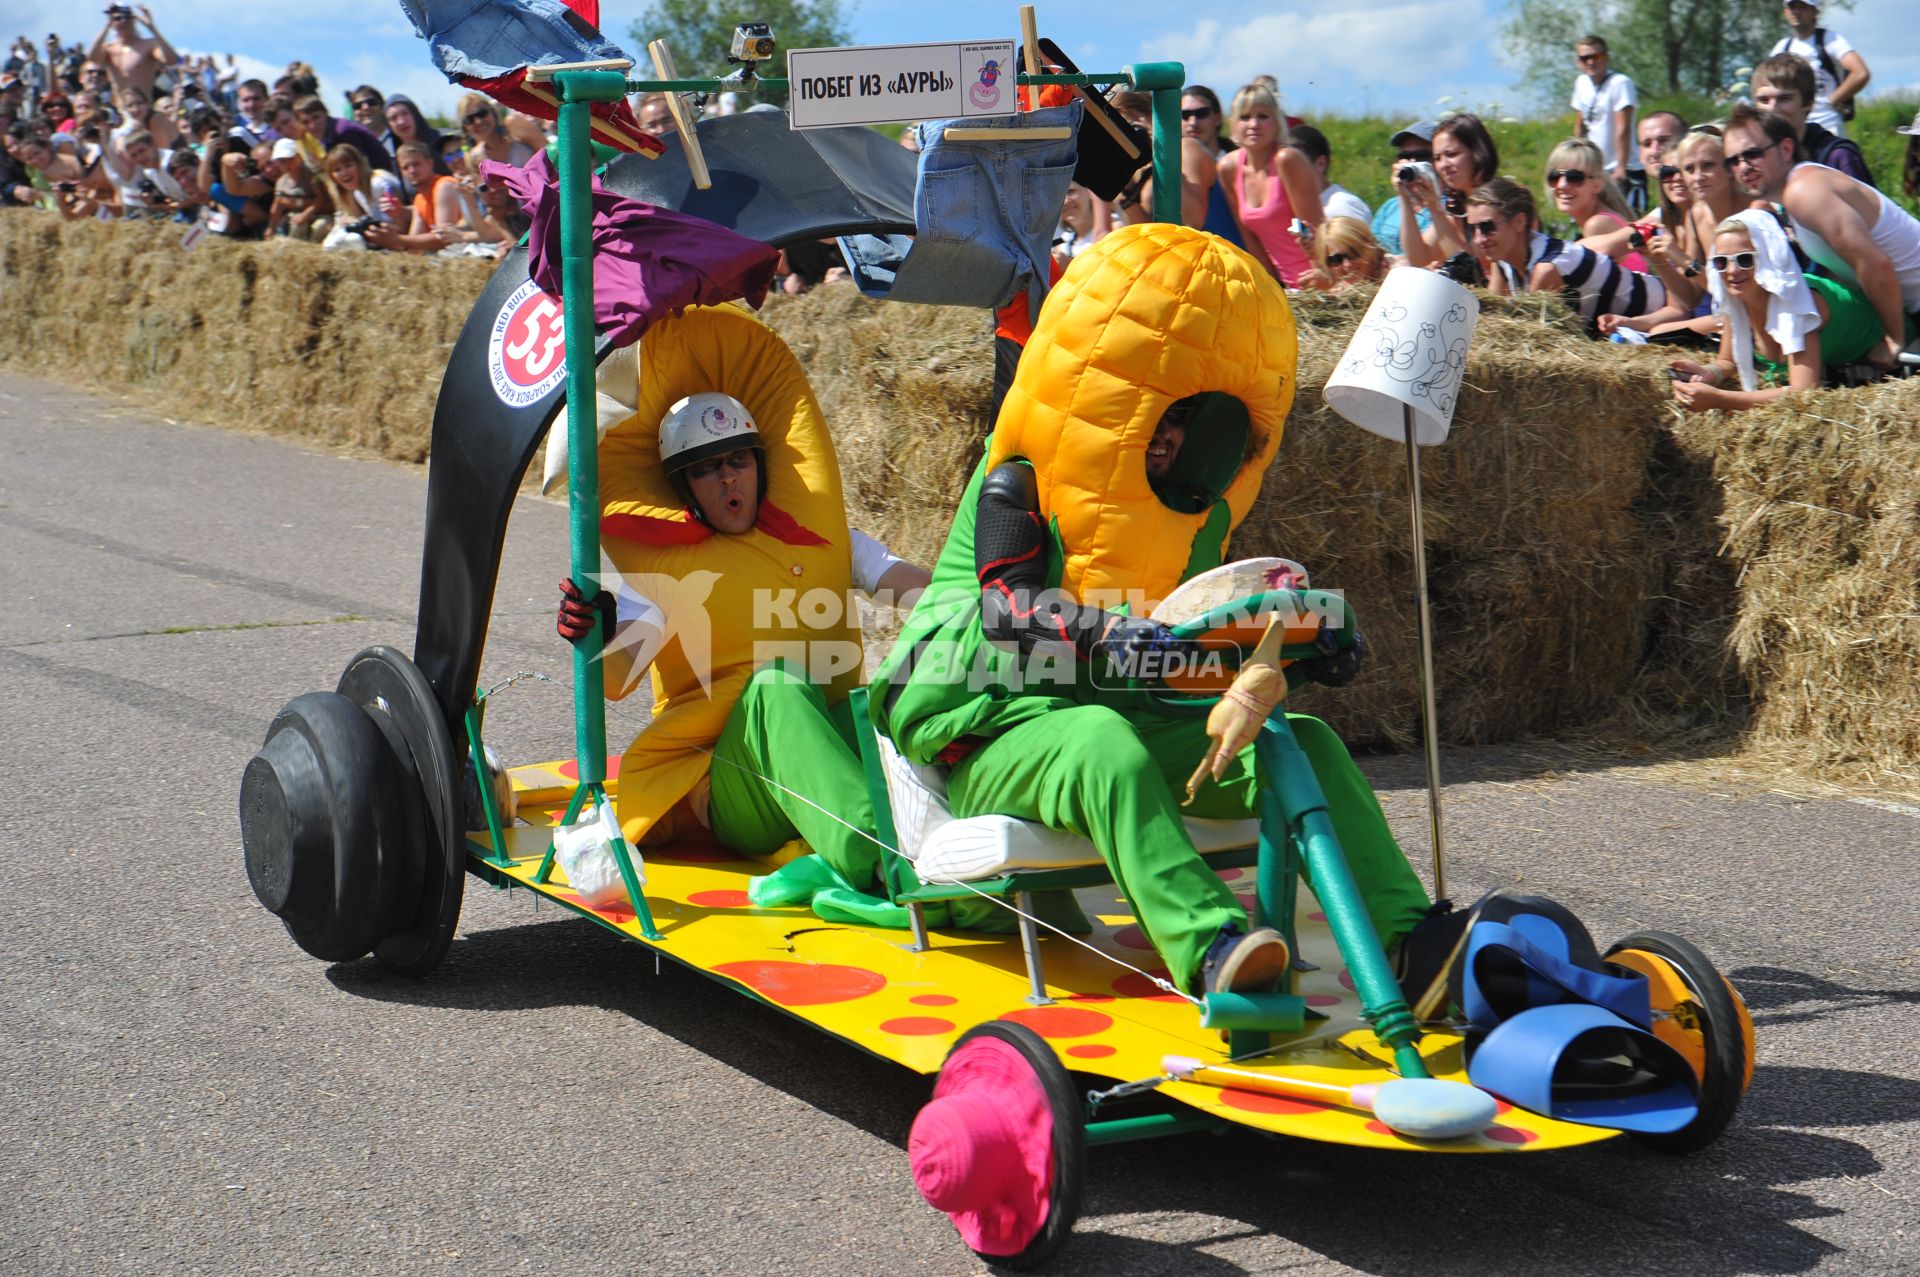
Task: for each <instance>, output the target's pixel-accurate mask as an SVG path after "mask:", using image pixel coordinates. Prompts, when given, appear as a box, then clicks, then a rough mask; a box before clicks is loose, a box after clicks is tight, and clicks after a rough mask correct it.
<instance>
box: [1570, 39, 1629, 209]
mask: <svg viewBox="0 0 1920 1277" xmlns="http://www.w3.org/2000/svg"><path fill="white" fill-rule="evenodd" d="M1573 56H1574V60H1575V61H1576V62H1578V63H1579V64H1580V72H1581V73H1580V75H1579V77H1578V78H1576V79H1575V80H1574V82H1573V109H1574V112H1575V114H1576V115H1578V117H1579V119H1578V120H1577V121H1576V122H1575V124H1574V126H1573V135H1574V136H1575V137H1577V138H1584V139H1585V140H1587V141H1589V142H1592V143H1593V144H1594V145H1595V146H1597V147H1599V148H1600V159H1601V163H1600V168H1601V171H1602V172H1603V173H1605V174H1606V175H1607V177H1608V178H1610V179H1612V181H1613V182H1614V183H1615V184H1616V185H1617V186H1619V188H1620V191H1621V193H1622V194H1623V195H1624V196H1625V197H1626V202H1627V205H1628V208H1629V214H1630V215H1631V213H1632V212H1634V211H1638V210H1640V209H1644V208H1646V206H1647V174H1646V171H1645V170H1644V169H1642V168H1641V167H1640V161H1639V157H1638V154H1637V153H1636V152H1635V150H1634V147H1633V140H1634V134H1633V113H1634V111H1635V109H1636V108H1637V107H1638V106H1639V105H1640V95H1639V92H1638V91H1637V90H1636V89H1635V88H1634V87H1633V81H1632V80H1631V79H1630V78H1628V77H1627V76H1626V75H1625V74H1624V73H1622V72H1619V71H1615V70H1614V69H1613V64H1612V56H1611V55H1610V54H1609V53H1608V52H1607V42H1606V40H1605V39H1604V38H1602V37H1601V36H1597V35H1590V36H1587V37H1586V38H1585V39H1583V40H1581V41H1580V43H1578V44H1576V45H1575V46H1574V50H1573Z"/></svg>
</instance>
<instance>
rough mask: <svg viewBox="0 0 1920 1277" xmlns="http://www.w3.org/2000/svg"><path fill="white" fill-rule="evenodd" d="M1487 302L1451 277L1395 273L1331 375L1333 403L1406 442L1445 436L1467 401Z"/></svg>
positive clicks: (1363, 424)
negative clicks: (1464, 386)
mask: <svg viewBox="0 0 1920 1277" xmlns="http://www.w3.org/2000/svg"><path fill="white" fill-rule="evenodd" d="M1479 322H1480V302H1479V300H1478V299H1477V298H1475V297H1474V295H1473V293H1472V292H1471V291H1469V290H1468V289H1466V288H1464V287H1462V286H1461V285H1459V284H1456V283H1454V282H1453V281H1452V280H1450V279H1448V278H1447V277H1446V276H1444V275H1441V274H1438V273H1437V272H1434V271H1430V270H1420V269H1419V268H1417V267H1413V266H1397V267H1395V268H1394V269H1393V270H1391V271H1388V272H1387V277H1386V279H1385V280H1383V281H1382V282H1381V284H1380V293H1379V295H1378V296H1376V297H1375V298H1374V299H1373V305H1371V306H1369V307H1368V308H1367V314H1366V318H1364V319H1362V320H1361V321H1360V329H1359V331H1358V332H1356V333H1354V335H1353V340H1352V341H1351V342H1349V343H1348V344H1347V353H1346V354H1344V355H1342V356H1341V357H1340V362H1339V363H1338V364H1336V365H1334V370H1333V376H1331V377H1329V378H1328V379H1327V386H1326V396H1327V406H1328V407H1330V408H1332V409H1333V410H1334V411H1335V412H1337V413H1339V414H1340V415H1341V416H1343V417H1345V418H1346V419H1347V420H1348V421H1351V422H1352V423H1353V424H1354V425H1356V426H1359V427H1360V428H1362V429H1363V430H1371V431H1373V433H1375V434H1377V435H1385V436H1386V437H1387V438H1389V439H1393V440H1396V441H1402V442H1404V441H1405V439H1406V431H1405V427H1404V415H1403V414H1404V411H1405V409H1407V408H1411V409H1413V441H1414V442H1415V443H1417V444H1420V445H1422V446H1423V447H1424V446H1427V445H1431V444H1436V443H1440V442H1443V441H1444V440H1445V439H1446V437H1447V430H1448V428H1449V427H1450V426H1451V425H1452V424H1453V409H1454V406H1455V405H1456V404H1457V403H1458V402H1459V399H1460V378H1461V376H1462V374H1464V373H1465V372H1466V368H1467V347H1468V345H1469V344H1470V343H1471V342H1472V341H1473V329H1474V325H1475V324H1477V323H1479Z"/></svg>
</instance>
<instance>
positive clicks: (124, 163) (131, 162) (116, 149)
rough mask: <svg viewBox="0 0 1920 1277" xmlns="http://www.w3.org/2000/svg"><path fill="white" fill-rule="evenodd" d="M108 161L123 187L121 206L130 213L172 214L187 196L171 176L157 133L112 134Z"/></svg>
mask: <svg viewBox="0 0 1920 1277" xmlns="http://www.w3.org/2000/svg"><path fill="white" fill-rule="evenodd" d="M106 162H107V171H108V172H109V173H110V174H112V176H113V184H114V185H115V186H116V187H118V188H119V191H120V207H121V209H122V211H123V215H124V216H126V217H129V218H143V217H171V216H172V215H173V213H174V211H175V210H176V209H178V208H179V207H180V205H181V204H182V203H184V202H185V200H186V198H187V196H186V192H185V191H182V190H181V189H180V186H179V184H178V183H176V182H175V181H174V180H173V178H172V177H170V176H168V174H167V171H166V165H165V162H164V161H163V159H162V157H161V155H160V151H159V148H158V147H156V146H155V145H154V141H153V134H151V133H149V132H147V131H146V130H145V129H136V130H134V131H133V132H131V133H126V134H120V133H115V134H114V135H113V136H112V137H110V138H109V139H108V140H107V148H106Z"/></svg>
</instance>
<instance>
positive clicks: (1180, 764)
mask: <svg viewBox="0 0 1920 1277" xmlns="http://www.w3.org/2000/svg"><path fill="white" fill-rule="evenodd" d="M1297 356H1298V348H1297V344H1296V338H1295V334H1294V327H1293V319H1292V315H1291V313H1290V311H1289V310H1288V308H1287V303H1286V297H1285V294H1284V293H1283V292H1282V290H1281V289H1280V287H1279V285H1278V284H1276V283H1274V281H1273V280H1272V279H1271V277H1270V276H1269V275H1268V274H1267V272H1266V271H1265V270H1264V269H1263V268H1261V267H1260V266H1259V265H1258V264H1257V263H1255V262H1254V261H1253V259H1252V258H1250V257H1248V256H1247V255H1246V254H1245V253H1244V252H1241V251H1240V250H1238V249H1235V248H1233V247H1232V246H1231V245H1229V244H1227V243H1226V242H1225V241H1223V240H1220V239H1218V238H1216V237H1213V236H1210V235H1205V234H1202V233H1200V232H1197V231H1193V230H1189V229H1186V228H1183V227H1178V226H1169V225H1164V224H1154V225H1144V226H1134V227H1128V228H1126V229H1124V230H1121V231H1118V232H1115V233H1114V234H1112V235H1109V236H1108V237H1106V238H1105V239H1103V240H1102V241H1101V242H1100V243H1099V244H1097V245H1095V246H1094V247H1093V248H1092V249H1090V250H1089V251H1088V252H1086V253H1084V254H1082V255H1081V256H1080V257H1078V258H1076V259H1075V260H1074V262H1073V264H1072V266H1071V267H1069V268H1068V270H1067V272H1066V275H1065V276H1064V278H1063V279H1062V280H1061V282H1060V283H1059V284H1058V285H1057V286H1056V287H1055V289H1054V291H1053V293H1052V294H1051V295H1050V296H1049V297H1048V299H1047V303H1046V307H1045V309H1044V310H1043V311H1042V312H1041V315H1040V320H1039V324H1038V326H1037V327H1036V328H1035V331H1034V335H1033V339H1032V342H1031V344H1030V345H1029V346H1028V347H1027V351H1026V354H1025V356H1024V357H1023V358H1022V360H1021V363H1020V368H1019V371H1018V373H1017V374H1016V375H1015V380H1014V382H1013V386H1012V388H1011V390H1010V391H1009V393H1008V395H1007V399H1006V403H1005V406H1004V407H1003V409H1002V411H1001V414H1000V418H999V420H998V422H997V423H996V428H995V431H994V433H993V435H992V436H991V438H990V439H989V440H988V444H987V454H986V456H985V458H984V459H983V460H982V462H981V464H980V466H979V468H978V469H977V470H976V472H975V474H974V476H973V478H972V481H971V482H970V483H969V485H968V487H967V489H966V492H965V494H964V495H963V496H962V497H961V502H960V509H959V510H958V512H957V513H956V515H955V518H954V524H953V528H952V530H951V531H950V532H949V533H948V537H947V542H946V545H945V546H944V548H943V549H942V551H941V554H940V559H939V562H938V563H937V565H936V566H935V569H934V573H933V582H932V584H931V585H930V586H929V587H928V589H927V591H926V592H925V593H924V594H923V595H922V596H921V599H920V602H919V604H918V605H917V606H916V608H915V609H914V612H913V615H912V616H911V617H910V618H909V620H908V622H907V625H906V628H905V629H904V630H903V632H902V634H901V636H900V639H899V640H898V642H897V644H896V645H895V647H894V650H893V651H892V652H891V653H890V654H889V656H888V659H887V661H886V663H885V665H884V666H883V667H882V669H881V671H880V674H879V675H878V677H877V678H876V680H875V691H874V694H873V696H872V697H871V698H870V703H871V705H872V707H873V716H874V721H875V724H876V725H877V726H878V727H879V728H880V730H881V731H883V732H885V733H886V734H887V735H888V736H890V737H891V738H892V739H893V741H894V742H895V744H896V745H898V746H899V748H900V750H901V752H902V753H903V754H905V755H906V756H907V757H908V758H911V759H913V760H914V761H916V762H920V763H934V762H939V763H945V764H947V765H948V767H949V768H950V771H949V774H948V777H947V799H948V804H949V806H950V807H951V808H952V809H953V812H954V814H955V815H957V816H963V817H964V816H973V815H981V814H985V813H1000V814H1005V815H1010V816H1015V817H1019V818H1021V819H1026V820H1034V821H1038V822H1040V823H1042V824H1044V825H1047V826H1048V827H1050V828H1055V829H1064V830H1068V831H1071V832H1073V833H1077V834H1080V835H1081V836H1083V837H1085V838H1087V839H1089V840H1090V841H1091V842H1092V843H1093V844H1094V846H1095V847H1096V848H1097V849H1098V850H1099V852H1100V854H1101V856H1102V858H1103V859H1105V860H1106V862H1107V864H1108V866H1109V868H1110V869H1111V870H1112V872H1113V875H1114V880H1115V882H1116V883H1117V885H1118V886H1119V887H1120V889H1121V891H1122V892H1123V893H1124V894H1125V895H1126V897H1127V899H1128V900H1129V902H1130V903H1131V904H1132V906H1133V909H1134V912H1135V914H1136V916H1137V917H1138V919H1139V922H1140V926H1141V928H1142V930H1144V931H1145V933H1146V935H1147V937H1148V938H1149V939H1150V940H1151V941H1152V942H1153V945H1154V947H1155V949H1156V950H1158V952H1159V954H1160V956H1161V958H1162V959H1163V960H1164V961H1165V962H1166V964H1167V967H1168V969H1169V971H1170V973H1171V975H1172V977H1173V979H1174V980H1175V981H1176V982H1178V983H1179V984H1180V985H1181V986H1182V987H1185V988H1188V989H1191V990H1193V991H1195V992H1212V991H1217V990H1259V989H1265V988H1271V987H1273V986H1274V985H1276V984H1277V983H1278V982H1279V981H1280V980H1281V978H1282V977H1283V976H1284V975H1285V973H1286V970H1287V966H1288V962H1289V954H1288V952H1287V946H1286V943H1285V941H1284V940H1283V939H1282V938H1281V937H1280V936H1279V935H1278V934H1277V933H1276V932H1274V931H1273V930H1271V929H1269V928H1257V929H1251V930H1250V929H1249V925H1248V920H1247V916H1246V911H1245V910H1244V909H1243V908H1242V907H1241V905H1240V903H1239V901H1238V900H1237V899H1236V898H1235V896H1234V894H1233V893H1232V892H1231V891H1230V890H1229V889H1228V888H1227V887H1226V885H1225V884H1223V883H1222V882H1221V881H1220V878H1219V876H1218V875H1217V874H1215V873H1214V872H1213V871H1212V870H1211V869H1210V868H1209V867H1208V866H1207V864H1206V863H1205V861H1204V860H1202V858H1201V857H1200V855H1199V854H1198V853H1197V852H1196V851H1195V850H1194V847H1193V843H1192V841H1191V840H1190V839H1189V837H1188V836H1187V833H1186V830H1185V827H1184V825H1183V824H1182V821H1181V812H1180V795H1181V792H1182V791H1183V790H1184V789H1185V788H1186V787H1187V785H1188V784H1189V776H1192V777H1193V778H1194V783H1195V784H1196V785H1197V791H1196V793H1195V794H1194V797H1193V801H1192V806H1191V808H1190V810H1191V811H1192V812H1193V814H1195V815H1198V816H1210V817H1224V818H1246V817H1248V816H1251V815H1254V814H1256V813H1257V810H1258V803H1257V794H1258V790H1259V789H1260V788H1261V787H1262V786H1263V785H1264V784H1265V783H1266V782H1265V778H1264V777H1262V776H1261V775H1260V774H1259V772H1258V768H1257V767H1256V764H1255V759H1254V754H1253V750H1252V749H1251V748H1248V747H1247V746H1248V743H1249V742H1250V741H1251V740H1252V733H1253V731H1254V730H1257V728H1258V724H1259V722H1260V721H1262V720H1264V719H1265V718H1266V716H1267V714H1268V713H1269V712H1270V711H1271V710H1272V709H1273V708H1274V707H1275V706H1276V705H1277V704H1278V702H1279V700H1280V698H1281V697H1282V696H1283V695H1284V692H1285V681H1284V679H1283V678H1282V676H1281V672H1280V669H1279V663H1278V660H1277V657H1276V656H1274V655H1273V652H1274V651H1275V650H1277V640H1276V642H1275V647H1273V648H1269V647H1268V646H1267V645H1265V644H1263V646H1262V649H1261V650H1260V651H1258V652H1256V654H1255V656H1254V658H1253V659H1251V660H1250V661H1249V662H1248V664H1247V666H1246V667H1245V668H1243V670H1242V673H1241V674H1240V676H1239V677H1238V679H1237V680H1236V683H1235V686H1234V688H1233V689H1232V690H1231V691H1230V692H1229V693H1228V694H1227V697H1226V698H1225V699H1224V700H1223V702H1222V705H1221V707H1220V708H1219V709H1217V710H1216V711H1215V714H1214V716H1213V717H1212V718H1211V719H1210V720H1209V721H1208V722H1207V723H1204V724H1203V723H1200V722H1198V721H1197V720H1193V719H1178V718H1163V717H1158V716H1155V715H1153V714H1151V713H1148V712H1146V711H1144V710H1141V709H1138V708H1134V707H1133V705H1134V702H1128V701H1125V700H1120V699H1115V698H1107V697H1103V695H1102V689H1101V686H1100V685H1101V683H1102V682H1103V681H1104V682H1112V681H1117V677H1122V676H1124V675H1125V674H1126V673H1127V672H1128V671H1129V670H1131V669H1134V668H1137V667H1138V666H1139V665H1140V664H1141V659H1140V658H1141V657H1142V656H1143V655H1144V654H1147V653H1151V654H1153V655H1154V656H1156V657H1168V656H1173V655H1176V654H1178V655H1184V656H1186V657H1188V658H1192V657H1193V656H1195V655H1197V653H1195V652H1190V651H1189V652H1183V651H1182V647H1183V641H1182V640H1180V639H1177V638H1175V637H1174V636H1173V634H1172V633H1171V631H1170V630H1169V629H1168V628H1167V627H1166V626H1164V625H1161V624H1159V623H1158V622H1155V621H1152V620H1148V619H1146V614H1147V612H1148V611H1149V610H1150V609H1151V608H1152V607H1153V606H1155V605H1156V604H1158V603H1159V602H1160V600H1162V599H1164V598H1165V597H1166V596H1167V595H1169V594H1170V593H1172V592H1173V590H1174V588H1175V587H1176V586H1177V585H1178V584H1179V583H1180V582H1181V581H1184V580H1186V579H1188V578H1189V577H1192V576H1194V575H1196V574H1198V573H1199V572H1202V571H1205V570H1208V569H1210V568H1214V567H1217V566H1219V565H1220V564H1221V562H1222V560H1223V556H1224V552H1225V548H1226V543H1227V539H1228V537H1229V536H1230V535H1231V532H1232V530H1233V528H1234V527H1235V526H1237V525H1238V524H1239V522H1240V521H1241V519H1242V518H1244V517H1245V515H1246V513H1247V511H1248V509H1249V507H1250V506H1251V505H1252V503H1253V500H1254V497H1255V496H1256V494H1257V493H1258V491H1259V487H1260V480H1261V476H1262V474H1263V473H1264V472H1265V470H1266V467H1267V465H1268V463H1269V462H1270V461H1271V460H1272V458H1273V454H1274V450H1275V448H1276V447H1277V446H1278V444H1279V441H1280V434H1281V430H1282V428H1283V426H1284V425H1285V422H1286V416H1287V411H1288V408H1289V407H1290V406H1291V404H1292V400H1293V377H1294V369H1295V363H1296V361H1297ZM1278 632H1279V631H1277V630H1276V631H1273V632H1272V634H1278ZM1270 638H1271V635H1270ZM1309 664H1310V668H1309V669H1308V671H1307V672H1308V675H1309V677H1312V678H1315V679H1316V680H1318V681H1321V682H1326V683H1330V684H1334V685H1338V684H1340V683H1343V682H1345V681H1347V680H1350V679H1351V678H1352V677H1353V676H1354V674H1355V672H1356V671H1357V668H1358V654H1357V650H1355V651H1350V652H1348V653H1341V654H1340V655H1338V656H1328V657H1324V658H1321V659H1319V660H1317V661H1314V662H1311V663H1309ZM1063 669H1064V670H1065V671H1066V674H1065V676H1064V677H1063V676H1062V673H1061V672H1062V670H1063ZM1289 718H1290V720H1291V722H1292V724H1293V729H1294V733H1295V735H1296V736H1297V738H1298V739H1299V742H1300V745H1301V747H1302V749H1303V750H1304V751H1305V753H1306V754H1307V756H1308V758H1309V759H1310V760H1311V762H1312V764H1313V767H1314V770H1315V773H1316V774H1317V775H1318V777H1319V779H1320V783H1321V786H1322V788H1323V789H1324V791H1325V792H1326V795H1327V800H1328V806H1329V810H1330V813H1331V816H1332V819H1333V823H1334V827H1335V830H1336V832H1337V833H1338V834H1339V836H1340V839H1341V843H1342V845H1343V847H1344V848H1345V850H1346V854H1347V858H1348V862H1349V864H1350V865H1351V867H1352V870H1353V873H1354V877H1355V879H1356V881H1357V882H1358V885H1359V887H1360V890H1361V894H1362V896H1363V898H1364V900H1365V902H1366V905H1367V908H1368V912H1369V914H1370V915H1371V918H1372V921H1373V924H1374V928H1375V930H1376V931H1377V932H1378V933H1379V935H1380V937H1381V939H1382V940H1383V941H1385V942H1386V943H1388V944H1389V946H1390V947H1391V951H1392V952H1393V953H1394V956H1395V958H1396V960H1397V961H1398V963H1399V964H1400V965H1399V974H1400V975H1401V977H1402V984H1403V987H1405V988H1408V989H1409V995H1408V996H1409V997H1410V998H1417V997H1419V996H1420V994H1422V993H1424V992H1426V991H1427V990H1428V989H1429V988H1430V987H1431V985H1432V984H1433V982H1434V980H1435V979H1436V977H1437V976H1438V974H1439V972H1440V971H1441V970H1442V969H1443V968H1444V965H1445V962H1446V960H1447V959H1448V958H1449V957H1450V955H1451V953H1452V950H1453V948H1454V947H1455V946H1456V945H1457V943H1458V940H1459V934H1460V932H1461V931H1462V930H1463V925H1462V924H1463V923H1464V921H1465V915H1464V914H1450V913H1448V912H1447V911H1446V910H1445V908H1444V906H1441V907H1438V908H1436V907H1433V906H1430V905H1429V902H1428V900H1427V896H1426V893H1425V891H1424V890H1423V889H1422V887H1421V885H1420V881H1419V879H1418V878H1417V877H1416V876H1415V875H1414V873H1413V871H1412V869H1411V868H1410V867H1409V866H1408V864H1407V862H1406V858H1405V857H1404V856H1403V855H1402V854H1401V852H1400V849H1399V847H1398V846H1397V845H1396V844H1395V842H1394V840H1393V836H1392V833H1391V832H1390V831H1389V830H1388V828H1387V824H1386V819H1385V817H1384V816H1383V815H1382V813H1381V811H1380V805H1379V803H1378V801H1377V800H1376V799H1375V798H1374V795H1373V791H1372V789H1371V788H1370V787H1369V786H1368V785H1367V783H1366V781H1365V779H1364V778H1363V777H1362V776H1361V775H1360V773H1359V771H1358V770H1357V769H1356V768H1355V767H1354V765H1353V761H1352V759H1351V758H1350V757H1349V756H1348V754H1347V751H1346V748H1345V747H1344V746H1343V745H1342V744H1341V743H1340V741H1339V739H1338V738H1337V737H1336V736H1334V734H1333V732H1332V731H1331V730H1330V729H1328V728H1327V726H1326V725H1325V724H1324V723H1321V722H1319V721H1318V720H1317V719H1312V718H1306V717H1303V716H1298V715H1290V716H1289ZM1197 760H1204V761H1203V767H1202V771H1201V772H1198V773H1196V772H1195V771H1194V764H1195V762H1196V761H1197Z"/></svg>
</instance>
